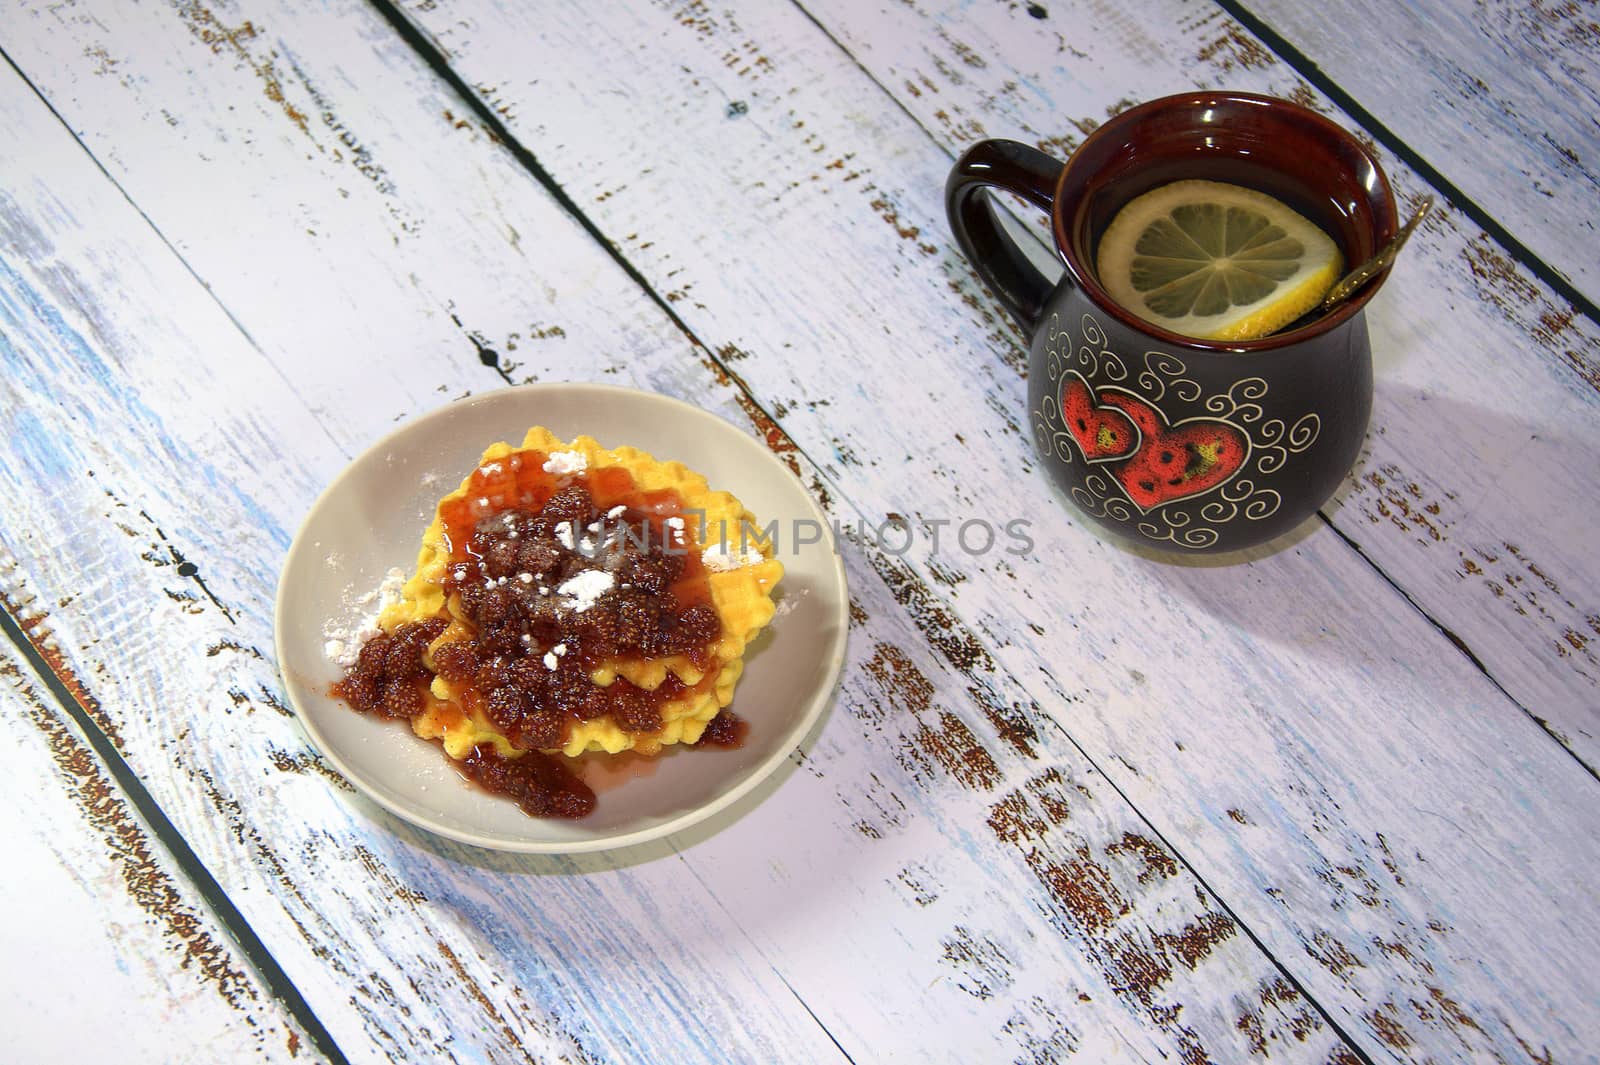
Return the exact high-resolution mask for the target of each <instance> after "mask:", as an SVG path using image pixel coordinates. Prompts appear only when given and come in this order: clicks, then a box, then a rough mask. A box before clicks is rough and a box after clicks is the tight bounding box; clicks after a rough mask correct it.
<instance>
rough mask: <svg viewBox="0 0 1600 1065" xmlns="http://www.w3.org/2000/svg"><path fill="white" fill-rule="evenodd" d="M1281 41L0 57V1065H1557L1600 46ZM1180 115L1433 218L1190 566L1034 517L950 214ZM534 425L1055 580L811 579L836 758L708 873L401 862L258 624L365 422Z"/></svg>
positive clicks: (1583, 723)
mask: <svg viewBox="0 0 1600 1065" xmlns="http://www.w3.org/2000/svg"><path fill="white" fill-rule="evenodd" d="M1315 8H1316V10H1315V13H1314V14H1313V13H1310V12H1311V9H1312V5H1300V4H1296V3H1293V2H1291V0H1247V2H1245V3H1243V4H1241V3H1237V2H1235V0H1222V2H1220V3H1212V2H1210V0H1123V2H1119V3H1109V2H1106V0H1042V2H1040V3H1021V2H1015V3H1001V2H993V3H985V4H969V3H956V2H946V0H919V2H918V3H915V4H907V3H891V2H889V0H883V2H882V3H875V4H862V3H857V2H855V0H807V2H806V3H804V4H787V3H749V4H731V3H730V4H726V5H716V4H707V3H703V2H699V0H693V2H684V3H657V4H652V5H644V4H636V5H604V4H587V3H574V2H560V3H558V2H554V0H551V2H548V3H538V4H518V3H499V4H496V3H494V2H493V0H415V2H410V3H399V2H397V0H374V2H371V3H367V4H359V3H358V4H336V5H324V4H321V3H316V2H314V0H237V2H233V3H213V4H210V5H207V4H206V3H202V2H197V0H143V2H139V3H133V2H120V0H96V2H87V0H85V2H71V0H67V2H54V3H44V2H40V0H14V2H13V3H10V4H8V5H6V7H5V10H4V12H3V13H0V42H3V48H4V53H5V58H6V60H7V63H6V65H5V66H3V67H0V115H3V129H4V146H3V147H0V364H3V367H4V373H3V376H0V410H3V418H4V427H5V435H6V440H5V449H4V457H3V459H0V485H3V492H4V499H5V501H6V505H5V511H4V514H3V517H0V594H3V597H4V605H5V610H4V612H3V613H0V625H3V627H4V628H5V630H6V633H7V635H8V636H9V639H8V640H6V641H4V642H0V672H3V678H4V683H3V684H0V709H3V713H4V722H5V727H6V730H7V735H8V737H9V738H10V741H9V742H7V743H6V744H4V745H3V746H0V764H3V771H0V789H3V791H0V794H3V802H0V809H3V811H4V812H3V814H0V817H3V823H4V826H5V834H4V840H5V844H6V846H7V848H8V850H9V855H8V860H7V872H6V875H5V876H4V877H3V878H0V900H3V903H4V909H5V912H6V913H7V914H8V919H7V920H6V921H5V923H4V928H3V931H0V940H3V943H4V958H5V976H6V980H5V985H4V988H5V993H4V1001H5V1005H4V1007H3V1016H4V1019H5V1029H6V1049H5V1051H4V1052H3V1057H4V1058H5V1059H6V1060H8V1061H29V1062H33V1061H111V1060H115V1061H162V1062H173V1061H194V1062H218V1061H235V1060H246V1059H251V1060H253V1059H255V1058H264V1059H269V1060H274V1061H286V1060H291V1059H299V1060H321V1059H327V1060H333V1061H343V1060H349V1061H364V1062H365V1061H384V1060H395V1061H402V1060H403V1061H428V1062H432V1061H458V1062H475V1061H493V1062H510V1061H570V1062H688V1061H752V1062H777V1061H794V1062H827V1061H840V1060H850V1061H855V1062H858V1063H865V1062H872V1061H884V1060H900V1061H913V1062H920V1061H963V1062H991V1061H993V1062H1005V1061H1020V1062H1045V1061H1057V1060H1066V1059H1074V1060H1082V1061H1088V1062H1101V1061H1113V1060H1135V1061H1184V1062H1200V1061H1213V1062H1232V1061H1245V1060H1250V1059H1252V1058H1255V1057H1261V1058H1267V1059H1270V1060H1273V1061H1312V1062H1349V1061H1387V1060H1403V1061H1448V1060H1461V1059H1472V1060H1485V1061H1508V1062H1511V1061H1529V1062H1573V1061H1583V1060H1590V1061H1592V1060H1597V1059H1600V1049H1597V1048H1600V1005H1597V1003H1600V963H1597V960H1596V959H1597V953H1600V905H1597V904H1596V899H1595V888H1594V880H1595V878H1596V877H1597V876H1600V831H1597V829H1600V819H1597V816H1596V804H1597V802H1600V782H1597V780H1596V773H1595V767H1596V765H1597V763H1600V658H1597V654H1600V582H1597V579H1596V578H1597V575H1600V550H1597V549H1596V535H1595V529H1596V527H1597V526H1600V420H1597V412H1600V395H1597V390H1600V324H1597V322H1600V316H1597V313H1596V302H1597V299H1600V269H1597V267H1596V257H1595V254H1594V248H1595V246H1596V232H1595V220H1596V218H1597V216H1600V192H1597V188H1600V169H1597V164H1600V130H1597V126H1596V124H1595V120H1594V115H1595V113H1596V109H1597V106H1600V77H1597V69H1600V59H1597V41H1600V26H1597V19H1600V16H1597V12H1596V8H1595V5H1594V4H1593V2H1592V0H1579V2H1574V3H1570V4H1549V3H1538V2H1531V0H1523V2H1520V3H1512V2H1509V0H1504V2H1483V0H1479V2H1476V3H1469V2H1468V0H1418V2H1416V3H1412V4H1407V5H1398V4H1390V3H1384V2H1381V0H1334V2H1332V3H1328V4H1320V5H1315ZM1195 86H1200V87H1227V88H1238V89H1249V90H1256V91H1264V92H1269V93H1274V94H1277V95H1282V96H1288V97H1292V98H1294V99H1296V100H1299V101H1301V102H1303V103H1306V104H1308V105H1310V106H1312V107H1315V108H1317V109H1320V110H1322V111H1325V112H1327V113H1328V114H1330V115H1332V116H1333V117H1334V118H1335V119H1336V120H1338V121H1340V122H1342V123H1344V124H1346V125H1348V126H1351V127H1353V128H1359V129H1361V130H1363V131H1364V132H1365V134H1366V135H1367V136H1369V137H1370V138H1371V139H1372V140H1373V142H1374V143H1375V144H1376V146H1377V150H1378V151H1379V153H1380V155H1381V158H1382V159H1383V160H1384V163H1385V165H1386V167H1387V168H1388V171H1389V173H1390V175H1391V177H1392V178H1393V180H1394V183H1395V185H1396V189H1397V193H1398V194H1399V195H1400V197H1401V198H1402V200H1404V201H1407V202H1411V201H1414V200H1415V199H1416V198H1417V197H1419V196H1421V195H1422V194H1424V193H1428V192H1432V193H1434V194H1436V195H1437V196H1438V197H1439V203H1440V208H1441V209H1440V210H1438V211H1436V213H1435V215H1434V217H1433V218H1431V219H1430V220H1429V222H1428V224H1427V226H1426V228H1425V230H1424V231H1423V232H1422V233H1421V234H1420V236H1419V238H1418V239H1417V240H1416V241H1414V242H1413V244H1412V246H1411V250H1409V251H1408V252H1407V253H1406V256H1405V258H1404V260H1403V261H1402V263H1401V265H1400V267H1399V268H1398V270H1397V271H1396V274H1395V276H1394V277H1393V278H1392V279H1391V281H1390V282H1389V284H1388V285H1387V286H1386V288H1385V290H1384V292H1383V293H1382V294H1381V295H1380V296H1379V298H1378V299H1377V301H1376V302H1375V304H1374V305H1373V307H1372V309H1371V324H1372V328H1373V335H1374V344H1375V348H1376V351H1377V396H1376V404H1375V411H1374V417H1373V422H1372V429H1371V432H1370V434H1369V446H1368V448H1367V450H1366V451H1365V453H1364V454H1363V456H1362V458H1361V460H1360V462H1359V463H1358V465H1357V467H1356V469H1355V470H1354V472H1353V473H1352V475H1351V476H1350V478H1349V479H1348V480H1347V482H1346V483H1345V485H1344V487H1343V489H1342V491H1341V492H1340V493H1339V495H1338V496H1337V497H1336V499H1335V500H1334V501H1333V502H1332V503H1330V504H1329V505H1328V506H1327V507H1325V508H1324V509H1323V511H1322V513H1321V515H1320V516H1319V517H1318V518H1317V519H1315V520H1313V521H1311V522H1308V523H1307V524H1306V526H1305V527H1303V528H1302V529H1301V530H1300V531H1299V532H1298V533H1297V534H1296V535H1294V536H1292V537H1290V538H1289V542H1287V543H1283V544H1279V545H1276V548H1277V549H1276V550H1275V551H1271V552H1257V553H1256V554H1255V555H1254V556H1253V557H1252V558H1250V559H1249V560H1246V561H1243V562H1235V563H1234V564H1231V565H1225V566H1217V565H1195V564H1184V563H1182V562H1173V561H1168V560H1164V559H1158V558H1155V557H1153V556H1146V555H1143V554H1140V553H1136V552H1131V551H1129V550H1126V549H1123V548H1119V547H1116V546H1112V545H1110V544H1107V543H1104V542H1102V541H1100V540H1099V539H1097V538H1096V537H1095V535H1093V534H1092V533H1091V532H1090V531H1088V530H1087V529H1086V528H1085V527H1084V525H1083V524H1082V523H1080V522H1079V521H1077V520H1075V519H1074V517H1073V516H1072V514H1070V513H1069V512H1067V511H1066V510H1064V509H1063V508H1062V507H1061V506H1060V505H1059V504H1058V503H1057V502H1056V501H1055V500H1054V498H1053V497H1052V496H1051V494H1050V492H1049V491H1048V490H1047V487H1046V482H1045V479H1044V475H1043V472H1042V471H1041V470H1040V469H1039V468H1038V467H1037V466H1035V465H1034V464H1033V463H1032V462H1031V461H1030V456H1031V451H1030V442H1029V440H1028V438H1027V435H1026V433H1025V431H1024V427H1023V421H1022V418H1023V405H1024V390H1025V385H1024V382H1023V380H1022V369H1023V365H1022V364H1023V355H1024V345H1023V342H1022V338H1021V337H1020V336H1019V334H1018V333H1017V332H1016V331H1015V330H1014V329H1013V327H1012V326H1011V325H1010V323H1009V322H1008V321H1007V320H1006V319H1005V318H1004V316H1003V315H1002V314H1001V312H1000V311H999V308H998V305H997V304H996V303H995V302H994V301H993V299H992V298H991V297H990V296H989V294H988V293H987V292H986V291H984V290H983V289H982V287H981V286H980V285H979V284H978V282H977V281H976V279H975V277H974V275H973V274H972V272H971V271H970V269H969V268H968V266H967V265H966V263H965V262H964V261H963V260H962V259H961V258H960V257H959V255H958V254H957V253H956V251H955V250H954V247H953V245H952V242H951V240H950V237H949V235H948V232H947V229H946V226H945V223H944V219H943V205H942V201H941V188H942V185H943V181H944V177H945V174H946V172H947V170H948V168H949V166H950V164H951V162H952V160H953V159H954V158H955V156H956V155H957V154H958V153H959V151H960V150H961V148H962V147H963V146H964V145H966V144H968V143H970V142H972V141H973V140H976V139H979V138H981V137H985V136H1009V137H1014V138H1018V139H1022V140H1027V141H1031V142H1034V143H1037V144H1039V145H1040V146H1042V147H1044V148H1046V149H1047V150H1050V151H1053V152H1055V153H1057V154H1064V153H1067V152H1069V151H1071V149H1072V147H1073V146H1074V143H1075V142H1076V140H1077V139H1078V138H1079V137H1081V135H1082V134H1083V132H1084V131H1087V130H1089V129H1091V128H1093V127H1094V125H1095V124H1096V122H1097V121H1098V120H1102V119H1104V118H1105V117H1106V116H1107V115H1109V114H1112V113H1115V112H1117V111H1118V110H1120V109H1122V108H1124V107H1126V106H1128V105H1129V104H1130V103H1131V102H1133V101H1138V100H1141V99H1147V98H1150V97H1154V96H1158V95H1163V94H1165V93H1168V92H1175V91H1179V90H1183V89H1186V88H1191V87H1195ZM1028 221H1029V222H1030V223H1032V222H1033V221H1034V220H1033V219H1031V218H1030V219H1028ZM550 380H598V381H610V382H617V383H622V384H629V385H633V386H636V387H640V388H646V389H652V390H656V391H660V392H663V393H667V394H669V395H674V396H679V397H683V398H686V399H689V400H691V401H693V402H695V403H697V404H701V405H704V406H706V407H707V408H708V409H711V410H713V411H716V412H719V413H721V414H723V415H724V416H725V417H727V418H728V419H730V420H732V421H734V422H735V423H737V424H739V425H741V426H744V427H746V428H748V430H749V431H750V432H751V433H752V434H755V435H757V436H759V437H763V438H764V439H765V440H766V442H767V443H768V444H769V445H770V446H771V447H772V448H774V449H775V450H777V451H779V452H780V453H781V454H782V455H784V456H785V457H786V458H787V460H788V461H789V462H790V463H791V464H792V466H793V468H794V469H795V470H796V471H797V472H798V473H799V474H800V476H801V478H802V480H803V481H804V483H805V484H807V485H808V486H809V488H810V489H811V491H812V492H813V493H814V494H815V496H816V498H817V499H818V500H819V501H820V502H822V503H823V504H824V505H825V507H826V508H827V509H828V511H829V512H830V513H831V514H833V515H835V516H836V517H838V518H839V519H840V520H842V521H855V520H857V519H861V520H868V521H873V520H879V521H881V520H882V519H883V517H884V515H887V514H890V513H898V514H902V515H907V516H909V517H911V518H913V519H915V520H927V519H932V518H935V517H937V518H957V519H959V518H963V517H971V516H994V515H1006V516H1016V517H1021V518H1025V519H1027V520H1029V521H1031V522H1032V523H1033V525H1032V529H1033V534H1034V538H1035V540H1036V547H1035V550H1034V552H1033V553H1032V554H1031V555H1029V556H1028V557H1024V558H1015V557H1010V556H1007V555H1004V554H1000V553H990V554H986V555H982V556H969V555H966V554H964V553H959V552H948V551H945V552H941V553H939V554H937V555H935V554H934V553H932V551H931V550H930V548H929V544H928V541H927V540H925V539H924V540H919V541H918V543H917V546H916V547H915V548H914V549H913V550H912V551H910V552H909V553H907V554H906V555H905V556H904V557H899V558H897V557H895V556H893V555H892V554H890V553H888V552H885V551H883V550H875V549H873V548H870V547H864V546H862V545H860V544H853V543H846V544H844V545H843V551H844V559H845V563H846V566H847V568H848V572H849V576H850V580H851V594H852V600H853V610H852V616H853V626H852V632H851V648H850V655H849V660H848V662H847V665H846V671H845V677H844V681H843V685H842V688H841V689H840V691H839V693H838V695H837V697H836V698H835V701H834V704H833V706H832V708H831V710H830V712H829V714H828V716H827V718H826V720H825V723H824V724H823V726H822V728H821V730H820V732H819V733H817V734H816V735H815V737H814V739H813V740H812V741H811V742H810V743H808V745H807V746H806V748H805V749H804V750H803V751H802V753H801V754H800V755H797V756H796V757H794V758H793V759H792V760H791V764H790V765H788V766H786V767H785V769H784V771H783V772H782V773H780V775H779V776H778V778H777V779H776V780H775V781H774V782H773V783H772V785H771V786H769V787H766V788H764V789H762V791H761V792H760V793H759V796H758V797H759V799H760V801H759V802H758V801H755V800H751V801H746V802H743V803H741V804H740V805H739V807H737V808H736V809H735V810H734V811H733V812H732V814H731V815H730V816H724V817H719V818H718V819H717V820H715V821H714V822H712V823H710V825H709V826H708V827H707V828H705V829H704V830H698V831H694V832H691V833H688V834H687V835H686V836H685V837H680V838H673V839H670V840H668V841H666V842H665V843H662V844H659V845H649V846H646V847H643V848H640V849H637V850H634V851H630V852H626V853H620V854H614V855H603V856H596V857H588V858H582V859H558V858H540V857H519V856H509V855H503V854H497V853H491V852H483V851H477V850H474V849H472V848H468V847H462V846H457V845H454V844H451V843H449V842H447V841H443V840H440V839H436V838H432V837H430V836H428V835H427V834H426V833H422V832H419V831H417V830H413V829H411V828H409V827H408V826H407V825H406V824H404V823H403V822H400V821H398V820H396V819H394V818H391V817H390V816H388V815H387V814H385V813H383V812H382V811H381V810H379V809H378V808H377V807H376V806H374V805H372V804H371V803H369V802H367V801H366V800H365V799H363V798H361V797H360V796H358V795H357V794H355V793H354V792H353V791H352V790H351V788H350V787H349V785H347V784H346V783H345V782H344V781H342V780H341V779H339V777H338V776H337V775H336V774H335V773H333V772H332V771H331V770H330V769H329V768H328V767H327V766H326V765H324V764H323V763H322V762H321V761H320V760H319V757H318V756H317V754H316V753H314V751H313V750H312V749H311V748H310V747H309V746H308V743H307V740H306V738H305V736H304V735H303V733H302V732H301V730H300V728H299V726H298V725H297V724H296V722H295V720H294V718H293V716H292V714H291V713H290V711H289V710H288V709H287V708H286V706H285V703H284V700H283V697H282V695H281V685H280V681H279V678H278V676H277V673H276V668H275V662H274V652H273V644H272V638H271V614H272V600H273V591H274V584H275V580H276V576H277V572H278V569H279V566H280V563H281V560H282V557H283V554H284V552H285V549H286V547H287V546H288V543H289V540H290V538H291V536H292V534H293V531H294V529H295V527H296V525H297V523H298V522H299V520H300V518H301V517H302V516H303V514H304V513H305V511H306V509H307V507H308V506H309V504H310V502H311V500H312V499H313V498H314V497H315V495H316V494H317V492H318V491H319V490H320V488H321V487H322V486H323V485H325V484H326V483H327V482H328V481H329V480H330V479H331V478H332V477H333V476H334V475H335V474H336V473H337V472H338V471H339V470H340V468H341V467H342V466H343V465H344V464H345V463H346V462H347V461H348V460H349V459H350V457H351V456H352V455H353V454H355V453H356V452H357V451H359V450H360V449H361V448H363V447H364V446H365V445H366V444H367V443H368V442H370V441H372V440H373V439H375V438H376V437H378V436H379V435H381V434H382V433H383V432H385V431H386V430H388V429H389V428H390V427H391V426H392V425H393V424H394V423H395V422H397V421H400V420H402V419H405V418H407V417H409V416H412V415H416V414H419V413H421V412H424V411H427V410H429V409H431V408H433V407H435V406H437V405H439V404H443V403H448V402H450V401H451V400H453V399H455V398H457V397H460V396H463V395H466V394H468V393H474V392H480V391H484V390H488V389H493V388H498V387H501V386H503V385H506V384H510V383H520V382H525V381H550ZM930 730H941V731H942V732H943V733H945V734H948V735H953V736H958V737H960V738H961V743H960V744H958V745H955V746H951V745H942V746H929V745H927V744H926V743H924V742H923V741H924V738H925V737H926V736H927V735H928V734H929V732H930Z"/></svg>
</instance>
